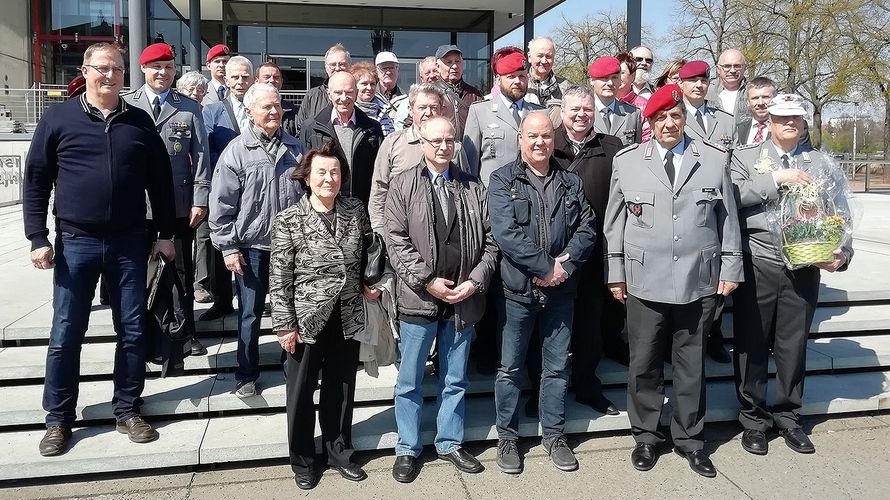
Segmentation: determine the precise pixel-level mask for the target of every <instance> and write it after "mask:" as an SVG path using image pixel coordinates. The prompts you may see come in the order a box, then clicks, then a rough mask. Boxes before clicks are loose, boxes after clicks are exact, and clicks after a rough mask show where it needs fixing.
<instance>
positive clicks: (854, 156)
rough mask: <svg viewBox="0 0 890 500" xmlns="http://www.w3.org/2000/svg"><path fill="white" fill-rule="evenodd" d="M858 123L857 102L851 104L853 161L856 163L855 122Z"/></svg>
mask: <svg viewBox="0 0 890 500" xmlns="http://www.w3.org/2000/svg"><path fill="white" fill-rule="evenodd" d="M858 121H859V102H858V101H854V102H853V161H856V122H858Z"/></svg>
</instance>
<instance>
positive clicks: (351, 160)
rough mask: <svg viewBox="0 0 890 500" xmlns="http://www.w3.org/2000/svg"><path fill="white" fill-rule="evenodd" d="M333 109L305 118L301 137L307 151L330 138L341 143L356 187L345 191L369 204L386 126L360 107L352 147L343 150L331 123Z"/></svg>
mask: <svg viewBox="0 0 890 500" xmlns="http://www.w3.org/2000/svg"><path fill="white" fill-rule="evenodd" d="M332 112H333V108H332V107H331V106H330V105H329V106H328V107H326V108H324V109H323V110H321V112H320V113H318V115H316V116H315V117H314V118H312V119H310V120H306V121H305V122H303V126H302V127H301V130H302V132H301V137H300V138H301V139H302V140H303V144H304V145H305V146H306V152H307V153H308V152H309V150H311V149H314V148H318V147H321V145H322V144H325V143H327V142H334V143H336V144H337V147H338V149H339V151H340V152H341V154H340V155H339V156H340V163H341V165H345V166H346V168H347V169H348V170H349V177H350V186H351V187H352V188H351V191H350V192H348V193H347V192H342V191H341V194H342V195H343V196H350V197H353V198H358V199H360V200H362V203H364V204H365V207H367V206H368V199H369V198H370V197H371V177H372V175H373V174H374V161H375V160H376V159H377V150H378V149H380V143H381V142H383V129H382V128H381V127H380V124H379V123H377V121H376V120H374V119H373V118H369V117H368V115H366V114H365V113H364V112H362V110H360V109H358V108H356V109H355V131H354V133H355V137H354V138H353V141H352V150H351V151H343V148H342V147H341V146H340V141H339V140H338V139H337V132H335V131H334V125H333V124H331V113H332Z"/></svg>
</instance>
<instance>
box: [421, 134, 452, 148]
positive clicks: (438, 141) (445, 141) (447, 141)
mask: <svg viewBox="0 0 890 500" xmlns="http://www.w3.org/2000/svg"><path fill="white" fill-rule="evenodd" d="M421 139H423V140H424V141H426V142H427V144H429V145H430V146H432V147H434V148H436V149H438V148H441V147H442V144H445V145H446V146H448V147H449V148H453V147H454V143H455V142H456V141H455V140H454V139H432V140H430V139H427V138H426V137H423V136H421Z"/></svg>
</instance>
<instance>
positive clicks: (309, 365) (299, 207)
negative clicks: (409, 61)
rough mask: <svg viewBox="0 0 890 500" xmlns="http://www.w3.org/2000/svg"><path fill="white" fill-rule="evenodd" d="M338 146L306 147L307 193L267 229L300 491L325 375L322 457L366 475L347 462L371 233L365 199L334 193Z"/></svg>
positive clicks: (310, 467) (309, 474)
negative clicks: (317, 391) (365, 256)
mask: <svg viewBox="0 0 890 500" xmlns="http://www.w3.org/2000/svg"><path fill="white" fill-rule="evenodd" d="M334 147H335V146H331V145H325V146H323V147H321V148H319V149H314V150H312V151H310V152H309V153H308V154H307V155H306V156H305V158H304V159H303V162H302V163H301V165H300V166H299V167H298V168H297V169H296V170H295V171H294V179H296V180H298V181H300V183H301V184H303V186H304V189H305V190H306V192H307V193H309V194H308V196H303V197H302V198H301V199H300V201H299V202H297V204H296V205H293V206H291V207H290V208H288V209H286V210H284V211H282V212H281V213H279V214H278V216H277V217H276V218H275V222H274V224H273V228H272V258H271V266H270V267H271V270H270V285H269V293H270V295H271V298H272V329H273V330H274V331H275V332H276V333H277V335H278V342H279V343H280V344H281V347H282V349H284V350H285V351H286V352H287V353H288V355H287V359H286V361H285V363H286V364H285V371H286V373H287V377H286V378H287V425H288V435H287V437H288V439H287V441H288V447H289V448H290V463H291V467H292V468H293V470H294V474H295V478H294V479H295V481H296V483H297V486H299V487H300V488H301V489H312V488H314V487H315V485H316V484H317V482H318V479H319V477H320V475H321V474H320V473H321V470H318V469H317V468H316V467H315V464H314V458H315V440H314V435H315V407H314V405H313V401H312V393H313V391H314V390H315V387H316V386H317V385H318V376H319V372H321V374H322V382H321V394H320V400H319V421H320V423H321V433H322V443H323V445H324V449H325V454H326V455H327V464H328V466H329V467H331V468H333V469H336V470H337V471H338V472H339V473H340V474H341V475H342V476H343V477H344V478H346V479H349V480H351V481H361V480H363V479H365V478H366V477H367V475H366V474H365V472H364V471H363V470H362V469H361V467H359V466H358V465H356V464H355V463H353V462H352V461H351V455H352V452H353V449H352V429H351V428H352V409H353V403H354V399H355V373H356V369H357V367H358V355H359V343H358V342H357V341H355V340H353V336H355V334H356V333H357V332H359V331H360V330H361V329H362V328H363V323H364V319H365V312H364V302H363V301H362V294H364V296H365V297H367V298H368V299H371V300H373V299H376V298H377V297H378V296H379V295H380V292H379V291H372V290H370V289H369V288H367V287H364V286H363V284H362V281H361V276H362V268H361V267H362V255H363V253H364V251H365V248H364V244H363V242H364V241H365V237H366V236H367V235H369V234H370V232H371V224H370V222H369V220H368V214H367V212H366V211H365V207H364V205H363V204H362V202H361V201H360V200H358V199H355V198H346V197H341V196H339V193H340V185H341V183H342V181H344V180H345V177H346V176H347V175H348V172H347V171H346V170H345V169H341V166H340V162H339V160H338V159H337V153H336V151H335V150H334Z"/></svg>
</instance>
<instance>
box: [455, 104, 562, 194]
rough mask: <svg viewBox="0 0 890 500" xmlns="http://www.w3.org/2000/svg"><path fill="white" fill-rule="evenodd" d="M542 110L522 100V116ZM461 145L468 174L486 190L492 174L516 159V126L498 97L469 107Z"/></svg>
mask: <svg viewBox="0 0 890 500" xmlns="http://www.w3.org/2000/svg"><path fill="white" fill-rule="evenodd" d="M542 109H544V108H543V106H541V105H540V104H535V103H532V102H529V101H525V109H524V110H523V116H525V115H527V114H528V113H531V112H532V111H540V110H542ZM463 143H464V151H466V154H467V161H468V162H469V166H470V173H471V174H473V175H475V176H476V177H478V178H479V179H480V180H481V181H482V184H484V185H485V186H486V187H487V186H488V178H489V177H491V174H492V172H494V171H495V170H497V169H499V168H501V167H503V166H504V165H507V164H510V163H513V162H514V161H515V160H516V158H518V157H519V124H518V123H516V119H515V118H513V114H512V113H511V112H510V109H509V108H508V107H507V106H505V105H504V100H503V99H502V98H501V96H500V95H496V96H492V97H491V98H489V99H486V100H484V101H479V102H475V103H473V105H472V106H470V111H469V114H468V115H467V124H466V126H464V139H463Z"/></svg>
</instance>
